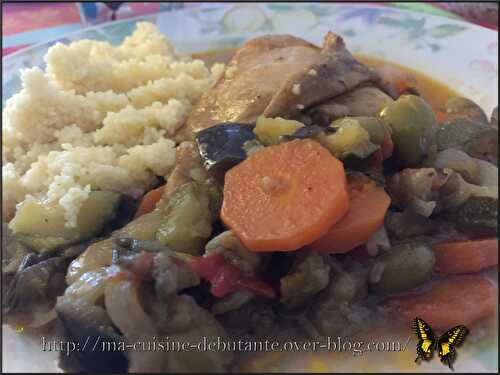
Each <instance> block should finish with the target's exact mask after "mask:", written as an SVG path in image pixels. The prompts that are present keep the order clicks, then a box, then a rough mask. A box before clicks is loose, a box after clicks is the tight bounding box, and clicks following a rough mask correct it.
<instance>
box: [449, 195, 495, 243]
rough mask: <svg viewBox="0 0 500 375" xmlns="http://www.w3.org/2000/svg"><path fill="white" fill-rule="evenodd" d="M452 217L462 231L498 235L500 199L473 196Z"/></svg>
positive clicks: (480, 234) (473, 233)
mask: <svg viewBox="0 0 500 375" xmlns="http://www.w3.org/2000/svg"><path fill="white" fill-rule="evenodd" d="M450 218H451V219H452V220H453V221H455V223H456V225H457V227H458V229H459V230H460V231H463V232H466V233H469V234H472V235H476V236H477V235H479V236H491V235H497V232H498V221H497V220H498V199H495V198H491V197H471V198H469V200H468V201H467V202H465V203H464V204H463V205H462V206H460V208H459V209H458V210H457V211H456V212H454V213H453V214H451V215H450Z"/></svg>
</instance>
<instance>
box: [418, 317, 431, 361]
mask: <svg viewBox="0 0 500 375" xmlns="http://www.w3.org/2000/svg"><path fill="white" fill-rule="evenodd" d="M412 328H413V331H414V332H415V334H416V335H417V338H418V343H417V358H415V362H417V361H418V359H419V358H422V359H424V360H429V359H431V358H432V351H433V349H434V346H435V344H436V339H435V337H434V332H432V328H431V327H430V326H429V325H428V324H427V323H426V322H425V320H423V319H421V318H415V319H414V320H413V326H412Z"/></svg>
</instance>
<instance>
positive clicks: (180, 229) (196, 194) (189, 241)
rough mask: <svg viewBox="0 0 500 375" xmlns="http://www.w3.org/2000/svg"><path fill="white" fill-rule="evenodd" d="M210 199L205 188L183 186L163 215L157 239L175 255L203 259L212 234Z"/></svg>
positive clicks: (202, 186)
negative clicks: (200, 256)
mask: <svg viewBox="0 0 500 375" xmlns="http://www.w3.org/2000/svg"><path fill="white" fill-rule="evenodd" d="M210 197H211V194H210V192H209V191H208V188H207V186H206V185H202V184H199V183H197V182H188V183H186V184H184V185H182V186H180V187H179V189H178V190H177V191H175V192H174V193H173V194H172V196H171V197H170V200H169V202H168V205H167V207H166V208H165V210H164V212H163V213H162V219H161V224H160V226H159V228H158V231H157V232H156V239H158V240H159V241H160V242H161V243H163V244H164V245H166V246H168V247H170V248H171V249H172V250H174V251H179V252H183V253H188V254H192V255H200V254H201V253H202V252H203V247H204V245H205V242H206V241H207V239H208V238H209V237H210V234H211V233H212V220H213V215H212V212H211V211H210V208H211V204H210V202H211V199H210Z"/></svg>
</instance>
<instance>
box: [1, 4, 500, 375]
mask: <svg viewBox="0 0 500 375" xmlns="http://www.w3.org/2000/svg"><path fill="white" fill-rule="evenodd" d="M144 19H146V20H149V21H151V22H155V23H156V24H157V26H158V27H159V28H160V30H161V31H162V32H164V33H165V34H166V35H167V36H168V37H169V38H170V39H171V40H172V41H173V43H174V45H175V46H176V48H177V49H178V50H179V51H181V52H187V53H192V52H202V51H208V50H213V49H221V48H228V47H236V46H238V45H240V44H241V43H243V42H244V41H245V40H247V39H250V38H252V37H255V36H257V35H262V34H267V33H289V34H293V35H295V36H299V37H302V38H304V39H306V40H309V41H311V42H314V43H317V44H321V41H322V38H323V35H324V34H325V33H326V32H327V31H328V30H332V31H335V32H337V33H339V34H341V35H342V36H343V37H344V38H345V40H346V43H347V46H348V48H349V49H350V50H351V51H352V52H362V53H364V54H368V55H373V56H378V57H382V58H384V59H386V60H389V61H393V62H397V63H399V64H402V65H406V66H409V67H411V68H414V69H416V70H419V71H421V72H424V73H426V74H427V75H430V76H432V77H434V78H436V79H437V80H439V81H441V82H444V83H446V84H447V85H449V86H450V87H452V88H453V89H455V90H456V91H458V92H459V93H461V94H462V95H463V96H466V97H469V98H471V99H473V100H475V101H477V102H478V103H479V104H480V105H481V106H483V108H484V109H485V110H486V111H487V113H490V111H491V110H492V108H493V107H494V106H495V105H497V103H498V33H497V32H494V31H492V30H488V29H485V28H482V27H479V26H475V25H472V24H469V23H464V22H461V21H457V20H454V19H449V18H443V17H438V16H432V15H428V14H423V13H415V12H410V11H405V10H400V9H396V8H389V7H383V6H377V5H369V4H360V5H352V4H283V3H279V4H278V3H276V4H258V5H256V4H242V5H230V4H225V5H220V6H217V7H211V8H202V9H191V10H181V11H173V12H164V13H159V14H156V15H153V16H148V17H140V18H136V19H129V20H124V21H121V22H114V23H108V24H103V25H99V26H97V27H93V28H89V29H85V30H82V31H78V32H75V33H72V34H69V35H66V36H62V37H61V38H58V39H57V40H52V41H50V42H47V43H42V44H38V45H35V46H33V47H31V48H29V49H27V50H23V51H20V52H17V53H14V54H12V55H10V56H8V57H7V58H4V59H3V81H2V93H3V102H2V106H3V104H4V102H5V100H6V99H8V98H9V97H10V96H12V95H13V94H14V93H15V92H17V91H18V90H19V89H20V79H19V71H20V69H22V68H26V67H31V66H35V65H38V66H41V67H43V65H44V63H43V56H44V54H45V53H46V51H47V49H48V48H49V47H50V46H51V45H53V44H54V43H56V42H63V43H69V42H71V41H74V40H79V39H83V38H90V39H99V40H106V41H109V42H111V43H113V44H116V43H119V42H121V40H123V38H124V37H125V36H127V35H129V34H130V33H131V32H132V31H133V29H134V27H135V23H136V22H137V21H139V20H144ZM2 329H3V339H2V366H3V370H4V371H5V372H12V371H15V372H54V371H60V370H59V369H58V368H57V365H56V358H57V355H56V353H54V352H44V351H42V350H41V346H40V342H41V339H40V334H34V335H33V334H29V333H27V332H26V331H24V332H16V331H14V330H13V329H12V328H9V327H5V326H4V327H2ZM374 332H378V330H375V331H374ZM496 332H497V331H496V330H495V332H494V333H492V334H491V335H490V336H486V337H484V338H482V339H481V340H479V341H478V342H475V343H473V344H471V345H469V346H468V347H467V348H463V350H461V352H460V359H459V361H457V364H456V366H455V369H456V371H459V372H496V371H498V356H497V354H498V336H497V334H496ZM378 333H380V334H381V335H384V337H389V336H390V335H391V333H390V332H385V333H383V332H378ZM408 334H409V335H410V334H411V333H410V331H409V332H408ZM407 337H408V336H407ZM414 347H415V339H414V338H413V337H411V341H410V343H409V345H408V349H407V350H406V351H405V352H400V353H390V354H387V355H383V356H382V355H379V354H378V353H371V354H369V355H363V356H361V357H353V356H352V353H333V354H332V353H322V354H320V353H316V354H310V353H307V354H304V355H297V354H296V353H295V354H293V355H292V354H288V355H282V354H277V353H264V354H261V355H260V356H259V359H257V360H255V361H252V362H251V363H248V364H246V365H245V366H244V368H245V369H246V370H255V371H258V370H267V371H270V370H275V371H276V370H278V371H280V370H281V371H314V372H321V371H327V372H335V371H348V372H349V371H359V372H376V371H391V372H419V371H433V372H435V371H444V372H448V371H449V369H448V368H446V367H444V366H442V365H441V363H439V361H438V360H434V361H433V362H431V363H424V364H422V365H421V366H417V365H416V364H415V363H414V362H413V360H414V358H415V350H414Z"/></svg>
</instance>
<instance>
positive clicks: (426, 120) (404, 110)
mask: <svg viewBox="0 0 500 375" xmlns="http://www.w3.org/2000/svg"><path fill="white" fill-rule="evenodd" d="M380 119H381V120H382V122H384V123H385V124H386V125H387V126H388V127H389V129H390V130H391V136H392V141H393V143H394V154H393V157H394V158H396V160H398V162H399V163H400V164H401V165H402V166H415V165H417V164H419V163H420V162H421V161H422V159H423V158H424V157H425V156H426V154H427V151H428V148H429V146H430V145H431V143H432V142H433V132H434V125H435V122H436V120H435V118H434V112H433V111H432V108H431V107H430V106H429V104H427V103H426V102H425V101H424V100H423V99H422V98H421V97H419V96H415V95H402V96H400V97H399V98H398V100H396V101H395V102H393V103H391V104H389V105H388V106H387V107H385V108H384V109H383V110H382V111H381V112H380Z"/></svg>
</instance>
